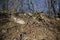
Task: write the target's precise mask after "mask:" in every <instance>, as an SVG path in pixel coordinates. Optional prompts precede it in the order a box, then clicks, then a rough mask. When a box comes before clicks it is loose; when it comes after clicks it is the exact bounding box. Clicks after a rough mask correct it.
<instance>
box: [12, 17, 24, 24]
mask: <svg viewBox="0 0 60 40" xmlns="http://www.w3.org/2000/svg"><path fill="white" fill-rule="evenodd" d="M13 21H14V22H15V23H18V24H25V21H24V20H21V19H19V18H15V17H14V18H13Z"/></svg>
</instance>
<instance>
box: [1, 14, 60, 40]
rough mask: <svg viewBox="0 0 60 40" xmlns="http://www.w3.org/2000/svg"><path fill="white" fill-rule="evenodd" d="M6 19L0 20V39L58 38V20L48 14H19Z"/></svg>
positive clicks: (43, 39) (51, 39) (50, 39)
mask: <svg viewBox="0 0 60 40" xmlns="http://www.w3.org/2000/svg"><path fill="white" fill-rule="evenodd" d="M0 19H2V18H0ZM7 20H9V21H8V22H6V23H4V24H3V21H6V20H4V19H3V21H1V20H0V22H1V23H0V24H3V25H0V40H60V20H57V19H56V20H55V19H54V18H52V17H49V16H48V15H45V14H20V15H18V16H16V15H12V16H11V18H8V19H7ZM21 20H22V21H21ZM23 21H24V22H23ZM19 22H20V23H19Z"/></svg>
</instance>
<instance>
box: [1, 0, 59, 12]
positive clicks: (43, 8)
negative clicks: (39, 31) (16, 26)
mask: <svg viewBox="0 0 60 40" xmlns="http://www.w3.org/2000/svg"><path fill="white" fill-rule="evenodd" d="M1 1H2V0H0V10H1ZM19 1H20V0H18V3H17V4H16V5H15V6H16V8H17V11H19V8H20V6H19V5H20V3H19ZM32 1H33V3H34V10H36V3H38V10H39V11H47V5H46V4H47V1H46V2H45V0H32ZM25 3H26V1H24V7H23V9H24V11H27V10H26V8H27V7H26V6H27V5H26V4H25ZM45 3H46V4H45ZM13 4H14V0H12V2H8V8H9V9H11V7H12V6H13ZM56 9H58V5H56Z"/></svg>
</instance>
